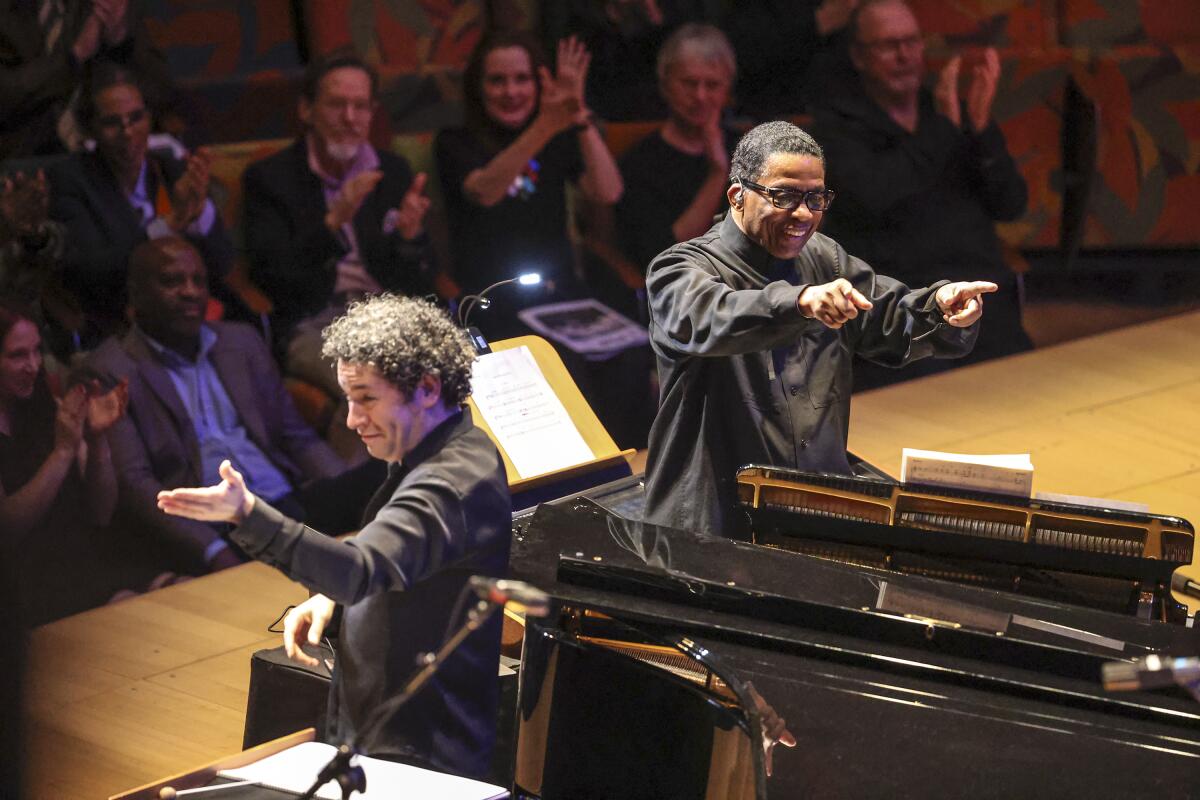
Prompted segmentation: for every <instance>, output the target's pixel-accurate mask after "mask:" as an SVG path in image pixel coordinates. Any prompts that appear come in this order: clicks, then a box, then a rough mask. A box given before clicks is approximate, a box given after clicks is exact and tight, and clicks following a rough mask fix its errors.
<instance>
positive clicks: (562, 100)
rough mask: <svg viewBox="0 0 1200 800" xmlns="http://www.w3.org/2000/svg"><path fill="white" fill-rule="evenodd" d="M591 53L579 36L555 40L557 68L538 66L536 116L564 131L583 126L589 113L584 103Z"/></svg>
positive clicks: (557, 129) (555, 128) (556, 129)
mask: <svg viewBox="0 0 1200 800" xmlns="http://www.w3.org/2000/svg"><path fill="white" fill-rule="evenodd" d="M591 63H592V54H591V53H589V52H588V49H587V47H586V46H585V45H584V44H583V42H581V41H580V40H579V39H578V38H576V37H574V36H572V37H570V38H567V39H563V40H562V41H560V42H559V43H558V62H557V65H556V69H557V71H556V72H555V73H553V74H552V73H551V72H550V70H549V68H547V67H544V66H543V67H539V68H538V79H539V81H540V83H541V88H542V97H541V104H540V106H539V108H538V116H539V117H541V118H542V119H543V120H544V121H546V122H547V123H548V124H550V126H551V127H552V129H553V130H555V131H563V130H566V129H567V128H570V127H571V126H572V125H585V124H587V122H588V119H589V117H590V116H591V112H590V111H589V110H588V108H587V106H586V105H585V103H584V90H585V86H586V85H587V72H588V67H589V66H590V65H591Z"/></svg>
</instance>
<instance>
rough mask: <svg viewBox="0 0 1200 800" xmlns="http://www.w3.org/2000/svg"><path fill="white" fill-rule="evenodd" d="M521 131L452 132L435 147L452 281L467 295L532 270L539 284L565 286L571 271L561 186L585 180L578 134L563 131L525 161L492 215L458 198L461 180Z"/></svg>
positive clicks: (442, 136) (439, 137)
mask: <svg viewBox="0 0 1200 800" xmlns="http://www.w3.org/2000/svg"><path fill="white" fill-rule="evenodd" d="M519 135H520V131H507V130H501V129H499V128H496V127H489V128H487V129H486V130H484V131H475V130H472V129H468V128H455V129H451V130H444V131H441V132H439V133H438V135H437V139H436V141H435V142H434V151H435V154H436V157H437V168H438V175H439V176H440V178H441V181H442V195H443V197H444V198H445V201H446V215H447V217H448V218H449V222H450V235H451V246H452V248H453V250H454V263H455V272H454V275H455V278H456V279H457V281H458V282H459V284H460V285H461V286H462V288H463V291H464V292H467V293H474V292H480V291H482V290H484V289H485V288H487V287H488V286H489V285H491V284H493V283H495V282H496V281H501V280H506V279H508V278H514V277H516V276H517V275H518V274H520V273H522V272H530V271H536V272H540V273H541V274H542V277H543V278H544V279H551V280H555V281H557V282H560V283H564V284H569V283H570V282H571V279H572V278H571V274H572V269H573V255H572V250H571V243H570V241H569V240H568V239H567V201H566V187H567V181H575V180H577V179H578V178H579V176H580V175H581V174H582V173H583V156H582V155H581V153H580V151H579V139H578V135H577V134H576V133H574V132H572V131H565V132H563V133H561V134H559V135H558V136H556V137H554V138H553V139H551V140H550V142H549V143H548V144H547V145H546V146H545V148H543V149H542V151H541V152H540V153H538V154H537V156H536V157H535V158H532V159H530V161H529V164H528V165H527V166H526V168H525V170H524V171H523V172H522V174H521V175H520V176H519V177H518V178H516V179H515V180H514V181H513V183H512V185H511V186H509V189H508V195H507V196H506V197H505V198H504V199H503V200H501V201H500V202H499V203H497V204H496V205H494V206H491V207H490V208H484V207H483V206H480V205H476V204H475V203H473V202H471V201H470V200H469V199H467V197H466V195H464V193H463V188H462V187H463V181H464V180H466V178H467V175H469V174H470V173H471V172H473V171H474V170H476V169H479V168H481V167H484V166H486V165H487V163H488V162H489V161H491V160H492V159H493V158H495V157H496V155H497V154H498V153H499V152H500V151H501V150H503V149H504V148H506V147H508V146H509V145H510V144H512V143H513V141H514V140H515V139H516V138H517V136H519Z"/></svg>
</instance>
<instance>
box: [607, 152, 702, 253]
mask: <svg viewBox="0 0 1200 800" xmlns="http://www.w3.org/2000/svg"><path fill="white" fill-rule="evenodd" d="M651 135H652V136H657V135H658V134H651ZM652 155H653V154H652V152H651V149H650V148H649V146H647V145H646V143H645V142H643V143H642V144H638V145H635V146H634V148H633V149H632V150H630V151H629V153H628V154H627V155H626V157H625V158H623V159H621V178H622V180H624V182H625V193H624V194H622V195H621V199H620V200H619V201H617V208H616V215H617V233H618V235H619V236H620V238H621V246H622V249H623V250H624V251H625V255H626V256H627V257H628V258H629V259H630V260H631V261H633V263H634V264H636V265H637V266H639V267H641V268H642V269H645V268H646V267H648V266H649V264H650V262H651V261H653V260H654V257H655V256H657V255H658V254H659V253H661V252H663V251H664V250H666V249H667V248H668V247H670V246H671V245H673V244H675V234H674V232H673V231H672V227H673V226H674V224H675V219H676V218H677V217H678V214H676V213H673V212H674V211H675V209H674V208H673V206H672V204H671V203H668V202H666V198H665V197H664V185H663V184H664V180H665V181H670V180H671V176H669V175H663V174H662V173H661V172H660V167H659V165H656V164H654V163H652V162H653V158H652ZM689 202H690V201H689ZM685 208H686V206H685Z"/></svg>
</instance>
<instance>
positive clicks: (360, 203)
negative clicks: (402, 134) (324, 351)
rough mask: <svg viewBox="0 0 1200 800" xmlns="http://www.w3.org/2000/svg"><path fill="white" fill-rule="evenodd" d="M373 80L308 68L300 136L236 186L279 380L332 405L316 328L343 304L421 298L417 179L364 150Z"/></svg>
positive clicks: (425, 246) (361, 72) (346, 69)
mask: <svg viewBox="0 0 1200 800" xmlns="http://www.w3.org/2000/svg"><path fill="white" fill-rule="evenodd" d="M378 83H379V79H378V76H377V75H376V73H375V71H374V69H373V68H372V67H371V66H370V65H368V64H367V63H366V62H364V61H362V60H361V59H359V58H358V57H357V56H354V55H336V54H335V55H332V56H330V57H327V58H325V59H322V60H320V61H317V62H315V63H314V64H312V65H311V66H310V67H309V70H308V72H307V74H306V75H305V78H304V86H303V89H302V92H301V97H300V100H299V114H300V119H301V121H302V122H303V123H304V126H305V133H304V134H303V135H302V136H300V137H299V138H298V139H297V140H296V141H295V142H294V143H293V144H292V145H291V146H290V147H288V148H287V149H286V150H284V151H282V152H280V153H277V154H275V155H273V156H270V157H269V158H265V159H263V160H262V161H258V162H256V163H254V164H252V165H251V166H250V167H249V168H248V169H247V170H246V173H245V175H244V177H243V187H244V192H245V212H244V223H243V230H244V231H245V233H246V253H247V256H248V257H249V261H250V277H251V278H252V279H253V280H254V282H255V283H256V284H257V285H258V286H259V287H261V288H262V290H263V291H264V292H265V293H266V295H267V296H268V297H269V298H270V299H271V303H272V305H273V323H274V328H275V338H276V341H277V343H278V344H280V345H283V346H285V348H286V353H287V357H286V359H285V371H287V372H288V373H289V374H291V375H294V376H296V377H300V378H303V379H305V380H307V381H309V382H310V383H315V384H317V385H318V386H321V387H322V388H323V389H325V390H326V391H327V392H328V393H329V394H330V395H334V396H336V395H337V394H338V387H337V381H336V379H335V378H334V375H333V369H332V367H330V365H329V364H328V363H327V362H325V361H324V360H323V359H321V357H320V349H321V335H320V333H321V329H322V328H323V327H324V326H325V325H327V324H329V322H331V321H332V320H333V318H334V317H335V316H337V315H338V314H339V313H341V312H342V310H344V309H345V306H346V303H347V301H348V300H351V299H354V298H358V297H362V296H364V295H370V294H378V293H379V292H381V291H389V292H399V293H401V294H406V295H413V296H419V295H424V294H426V293H428V292H430V291H431V286H432V284H431V255H430V248H429V243H428V238H427V237H426V235H425V227H424V218H425V212H426V211H427V210H428V208H429V198H427V197H425V195H424V188H425V181H426V176H425V173H418V174H417V175H416V176H414V175H413V174H412V170H411V169H410V168H409V165H408V162H407V161H405V160H404V158H402V157H400V156H398V155H394V154H392V153H389V152H387V151H383V150H376V149H375V148H374V147H372V146H371V144H370V142H368V141H367V136H368V133H369V131H370V128H371V119H372V117H373V116H374V113H375V109H376V106H377V97H376V95H377V91H378Z"/></svg>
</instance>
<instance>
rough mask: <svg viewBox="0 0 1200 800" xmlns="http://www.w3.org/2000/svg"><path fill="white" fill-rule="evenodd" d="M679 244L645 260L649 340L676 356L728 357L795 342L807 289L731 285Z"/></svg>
mask: <svg viewBox="0 0 1200 800" xmlns="http://www.w3.org/2000/svg"><path fill="white" fill-rule="evenodd" d="M706 258H707V257H706V256H704V255H699V254H697V253H696V252H695V248H693V247H692V246H690V245H687V244H684V245H680V246H679V247H676V248H672V249H671V250H669V251H667V252H665V253H663V254H662V255H660V256H659V257H658V258H656V259H655V260H654V262H653V263H652V264H651V265H650V269H649V272H648V273H647V275H646V293H647V297H648V299H649V302H650V339H651V341H653V342H654V344H655V346H656V348H658V349H660V350H662V351H664V352H668V353H675V354H678V355H680V356H727V355H736V354H741V353H751V352H756V351H760V350H768V349H770V348H772V347H779V346H781V345H784V344H788V343H791V342H793V341H795V339H796V337H797V336H799V335H800V333H801V332H802V331H803V329H804V328H805V327H807V326H808V325H810V324H811V325H816V324H819V323H816V322H813V321H811V320H808V319H805V318H804V316H803V315H802V314H801V313H800V307H799V306H798V305H797V301H798V300H799V298H800V294H801V293H802V292H803V291H804V290H805V289H806V288H808V287H807V285H804V286H793V285H792V284H790V283H788V282H787V281H775V282H774V283H769V284H767V285H766V286H764V287H763V288H761V289H733V288H731V287H730V286H729V285H728V284H726V283H725V282H724V281H722V280H721V279H720V277H719V276H718V275H716V274H715V273H714V272H712V271H711V270H710V269H708V268H706V266H705V259H706Z"/></svg>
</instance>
